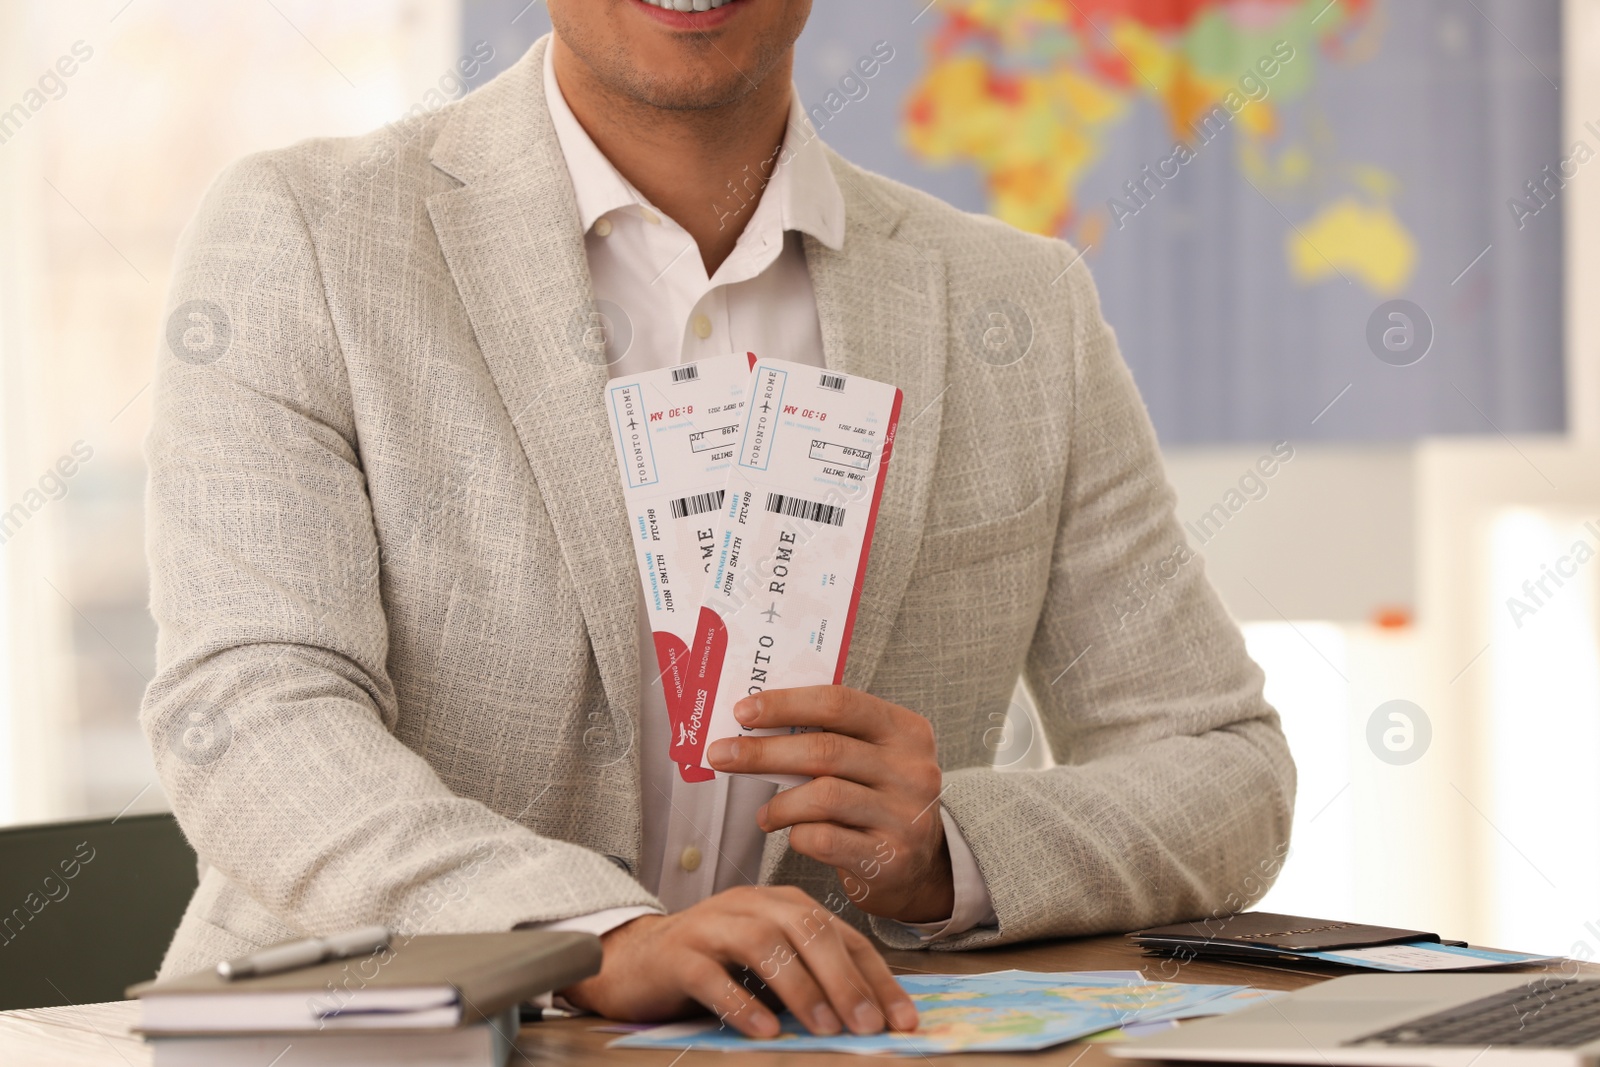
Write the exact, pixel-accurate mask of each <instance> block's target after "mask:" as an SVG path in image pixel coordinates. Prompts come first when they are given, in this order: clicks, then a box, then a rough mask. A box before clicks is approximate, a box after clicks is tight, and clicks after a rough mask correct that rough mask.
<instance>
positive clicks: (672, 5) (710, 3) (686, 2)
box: [644, 0, 733, 11]
mask: <svg viewBox="0 0 1600 1067" xmlns="http://www.w3.org/2000/svg"><path fill="white" fill-rule="evenodd" d="M644 2H645V3H647V4H649V5H650V6H652V7H659V8H662V9H663V10H666V11H715V10H716V9H717V8H719V7H726V6H727V5H728V4H731V3H733V0H644Z"/></svg>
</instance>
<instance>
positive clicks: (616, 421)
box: [606, 356, 750, 781]
mask: <svg viewBox="0 0 1600 1067" xmlns="http://www.w3.org/2000/svg"><path fill="white" fill-rule="evenodd" d="M749 384H750V372H749V363H748V362H747V361H746V360H745V359H744V358H742V357H738V356H728V357H725V358H720V359H707V360H702V361H700V362H698V363H685V364H681V365H679V366H675V367H663V368H661V369H659V370H653V371H646V372H645V373H643V374H635V375H631V376H629V377H626V378H617V379H615V380H614V381H612V382H611V384H610V386H609V387H608V390H607V394H606V395H607V404H606V407H607V413H608V414H609V416H610V418H611V433H612V437H613V439H614V440H615V442H616V447H617V461H618V463H619V465H620V468H621V471H622V488H623V499H624V501H625V503H626V504H627V508H628V519H629V529H630V533H631V538H632V541H633V549H634V557H635V559H636V560H637V562H638V566H639V580H640V584H641V586H642V587H643V589H644V600H645V608H646V610H647V611H648V613H649V618H650V630H651V634H652V636H653V638H654V644H655V651H656V665H657V666H658V667H659V668H660V670H661V685H662V689H663V690H664V692H665V694H666V699H667V712H668V716H669V717H670V719H671V721H672V729H673V733H674V734H677V733H679V732H680V731H681V730H682V729H683V720H682V717H681V715H680V707H681V697H682V694H683V687H684V681H685V678H684V669H685V666H686V664H687V659H688V651H689V642H690V641H691V640H693V638H694V630H695V624H696V622H697V621H698V618H699V607H700V600H701V590H702V587H703V586H704V584H705V575H706V572H707V569H708V566H709V564H710V562H711V560H712V559H714V558H715V552H714V547H715V540H714V539H715V534H716V522H717V517H718V515H719V514H720V513H721V511H722V504H723V500H724V495H725V494H724V485H725V483H726V482H727V478H728V469H729V468H730V467H731V466H732V464H733V458H734V453H735V451H736V449H737V448H738V444H739V435H740V433H741V431H742V430H743V428H744V417H743V416H744V405H745V398H746V395H747V393H748V390H749ZM678 771H679V774H680V775H681V776H682V777H683V778H684V779H685V780H686V781H705V780H708V779H710V778H712V777H713V775H712V773H711V772H710V771H708V770H705V769H704V768H702V767H700V766H699V764H698V761H696V762H695V763H691V764H687V765H686V764H684V763H683V762H682V761H680V763H679V768H678Z"/></svg>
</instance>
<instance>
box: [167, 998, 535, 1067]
mask: <svg viewBox="0 0 1600 1067" xmlns="http://www.w3.org/2000/svg"><path fill="white" fill-rule="evenodd" d="M517 1026H518V1023H517V1010H516V1009H515V1008H509V1009H507V1010H506V1011H505V1012H502V1013H501V1015H500V1016H499V1017H497V1018H495V1019H494V1020H491V1021H489V1022H481V1023H474V1024H472V1025H471V1026H458V1027H455V1028H454V1029H450V1030H439V1031H435V1032H432V1033H394V1032H390V1031H372V1032H368V1033H359V1032H356V1033H351V1032H346V1033H323V1034H271V1035H268V1034H231V1035H227V1036H215V1035H213V1036H208V1037H159V1038H153V1039H150V1040H149V1042H148V1044H149V1046H150V1053H151V1055H150V1062H151V1067H233V1065H235V1064H237V1065H238V1067H266V1065H267V1064H272V1065H273V1067H506V1062H507V1061H508V1060H509V1059H510V1058H511V1051H512V1048H513V1047H514V1046H515V1044H516V1040H517Z"/></svg>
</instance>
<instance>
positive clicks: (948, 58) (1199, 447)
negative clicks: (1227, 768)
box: [0, 0, 1600, 956]
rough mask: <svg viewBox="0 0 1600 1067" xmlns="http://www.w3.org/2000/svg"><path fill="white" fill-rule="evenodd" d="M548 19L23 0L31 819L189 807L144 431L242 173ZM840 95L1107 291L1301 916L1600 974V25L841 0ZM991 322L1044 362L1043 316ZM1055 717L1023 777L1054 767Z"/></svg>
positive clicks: (803, 57) (1338, 2)
mask: <svg viewBox="0 0 1600 1067" xmlns="http://www.w3.org/2000/svg"><path fill="white" fill-rule="evenodd" d="M547 27H548V17H547V14H546V12H545V10H544V7H543V4H542V3H541V2H539V0H534V2H532V3H529V2H528V0H341V2H340V3H338V4H324V3H319V2H317V0H230V2H229V3H226V4H218V3H215V2H214V0H81V2H75V3H72V4H55V3H45V2H42V0H37V2H29V0H4V2H0V234H3V240H0V470H3V472H4V475H3V483H0V490H3V492H0V603H3V611H0V825H6V824H17V823H23V822H37V821H45V820H56V819H65V818H73V817H80V816H88V815H116V814H118V813H122V812H139V811H154V810H162V809H164V808H165V800H164V798H163V795H162V791H161V787H160V784H159V783H158V782H157V781H156V778H155V774H154V770H153V766H152V761H151V758H150V755H149V753H148V751H147V748H146V742H145V740H144V738H143V736H142V735H141V733H140V731H139V727H138V723H137V711H138V706H139V701H140V698H141V696H142V693H143V691H144V688H145V686H146V684H147V683H148V682H149V680H150V678H151V676H152V674H153V671H154V662H155V627H154V624H153V623H152V621H151V619H150V616H149V614H148V611H147V610H146V602H147V589H148V586H147V574H146V567H145V562H144V555H143V536H142V534H143V531H142V523H143V509H142V494H143V484H144V465H143V461H142V458H141V443H142V439H143V437H144V435H145V433H146V431H147V429H148V426H149V420H150V391H149V388H148V386H149V383H150V377H151V373H152V369H153V366H154V360H155V352H156V346H157V345H158V344H160V343H163V342H162V340H161V338H162V337H163V335H164V332H165V330H166V329H167V324H166V323H165V322H164V320H163V315H164V311H165V307H164V301H165V293H166V288H167V282H168V277H169V273H170V270H171V267H172V262H173V254H174V248H175V244H176V241H177V238H178V236H179V234H180V232H181V230H182V227H183V226H184V224H185V223H186V222H187V220H188V219H189V217H190V216H191V214H192V213H193V211H194V209H195V207H196V205H197V204H198V202H199V200H200V198H201V196H202V194H203V192H204V191H205V189H206V187H207V185H208V184H209V183H210V182H211V180H212V179H213V178H214V177H215V176H216V175H217V173H218V172H219V170H220V169H221V168H222V167H223V166H225V165H226V164H227V163H228V162H230V161H232V160H234V159H236V158H237V157H239V156H241V155H243V154H245V153H248V152H252V151H257V150H260V149H266V148H271V147H276V146H280V145H284V144H287V143H290V142H293V141H296V140H299V139H301V138H305V137H311V136H327V135H345V134H353V133H358V132H362V131H366V130H369V129H372V128H375V127H377V126H380V125H382V124H384V123H387V122H392V121H394V120H396V119H398V118H399V117H401V116H402V115H403V114H405V113H406V112H407V111H408V110H414V109H416V108H424V109H434V108H437V107H439V106H443V105H444V104H445V103H446V102H447V101H448V100H450V99H454V98H456V97H459V96H460V95H462V94H463V93H465V92H468V91H470V90H471V88H472V87H473V86H475V85H478V84H481V83H482V82H483V81H484V80H485V79H487V78H488V77H491V76H492V75H493V74H494V73H495V72H497V71H498V70H501V69H503V68H504V67H505V66H506V65H508V64H509V63H511V62H513V61H514V60H515V59H516V58H517V57H518V56H520V55H521V53H522V52H523V50H524V49H525V48H526V47H527V45H528V44H529V43H531V42H532V41H533V40H534V39H535V38H536V37H537V36H538V35H539V34H540V33H542V32H544V30H545V29H546V28H547ZM867 56H876V58H877V59H878V60H879V61H880V62H878V63H877V64H876V65H875V66H876V72H875V74H874V75H873V76H872V77H870V78H868V77H864V76H863V75H862V74H861V73H860V69H861V68H859V67H858V66H857V64H858V61H859V60H861V59H862V58H864V57H867ZM886 57H887V58H886ZM68 70H70V71H71V73H70V74H67V73H65V72H66V71H68ZM463 72H465V73H463ZM1269 72H1270V73H1269ZM796 82H797V85H798V88H799V91H800V93H801V96H802V100H803V102H804V103H805V105H806V106H807V108H808V109H809V110H810V111H811V113H812V115H813V122H814V124H815V125H817V126H818V127H819V129H820V132H821V135H822V137H823V138H824V139H825V140H826V141H828V142H829V143H830V144H832V145H833V146H834V147H836V148H838V149H839V150H840V151H842V152H843V153H844V154H846V155H847V156H849V157H850V158H852V159H854V160H855V161H857V162H859V163H861V164H863V165H866V166H868V167H870V168H873V169H875V170H879V171H883V172H886V173H888V174H890V175H892V176H894V177H896V178H898V179H900V180H902V181H905V182H907V183H909V184H912V185H916V186H919V187H921V188H924V189H927V190H928V191H930V192H933V193H935V194H937V195H939V196H942V197H944V198H946V199H948V200H951V201H952V202H954V203H956V204H958V205H960V206H962V207H964V208H967V209H970V210H974V211H989V212H992V213H994V214H996V215H998V216H1000V217H1002V218H1004V219H1006V220H1007V221H1010V222H1012V223H1014V224H1016V225H1018V226H1021V227H1023V228H1026V229H1030V230H1033V231H1036V232H1040V233H1047V234H1055V235H1059V236H1062V237H1065V238H1067V239H1069V240H1071V241H1072V242H1073V243H1074V244H1075V245H1076V246H1077V248H1078V249H1079V250H1080V251H1081V253H1082V254H1083V256H1084V257H1085V259H1086V260H1087V262H1088V263H1089V265H1090V266H1091V268H1092V270H1093V272H1094V274H1095V276H1096V278H1097V280H1098V282H1099V285H1100V288H1101V292H1102V298H1103V302H1104V306H1105V311H1106V315H1107V317H1108V319H1109V321H1110V322H1111V324H1112V326H1113V327H1115V328H1116V330H1117V331H1118V335H1119V338H1120V340H1121V343H1122V345H1123V349H1124V354H1125V356H1126V358H1127V360H1128V362H1129V364H1130V366H1131V367H1132V368H1133V371H1134V374H1135V376H1136V378H1137V379H1138V382H1139V385H1140V388H1141V389H1142V391H1143V393H1144V395H1145V398H1146V402H1147V404H1148V405H1149V407H1150V410H1151V414H1152V417H1153V418H1154V420H1155V422H1156V425H1157V428H1158V430H1159V432H1160V435H1161V439H1162V444H1163V449H1164V452H1165V456H1166V460H1167V464H1168V472H1169V475H1170V477H1171V478H1172V480H1173V482H1174V484H1175V486H1176V488H1177V492H1178V500H1179V503H1178V510H1179V517H1180V518H1181V519H1182V520H1183V521H1184V522H1185V523H1186V524H1187V529H1188V533H1189V537H1190V547H1191V548H1192V549H1193V550H1194V551H1195V553H1196V554H1197V556H1198V557H1199V558H1201V559H1203V565H1204V567H1205V568H1206V570H1207V572H1208V573H1209V574H1210V576H1211V579H1212V581H1213V582H1214V583H1215V584H1216V586H1217V587H1218V589H1219V590H1220V592H1221V594H1222V596H1223V598H1224V599H1225V601H1226V602H1227V604H1228V607H1229V608H1230V609H1231V611H1232V612H1233V614H1234V615H1235V616H1236V617H1237V618H1238V619H1239V621H1240V623H1241V624H1242V626H1243V628H1244V631H1245V634H1246V638H1247V640H1248V642H1249V646H1250V650H1251V652H1252V654H1253V655H1254V656H1255V658H1256V659H1257V661H1258V662H1259V663H1260V664H1261V665H1262V667H1263V668H1264V669H1265V671H1266V675H1267V693H1268V696H1269V698H1270V699H1271V701H1272V702H1273V703H1274V704H1275V706H1276V707H1277V708H1278V710H1279V712H1280V713H1281V714H1282V716H1283V720H1284V724H1285V729H1286V731H1287V733H1288V736H1289V740H1290V743H1291V746H1292V747H1293V750H1294V753H1295V756H1296V759H1297V761H1298V764H1299V770H1300V784H1299V796H1298V802H1297V811H1296V817H1295V831H1294V834H1295V836H1294V842H1293V848H1292V852H1291V854H1290V856H1289V859H1288V861H1287V863H1286V865H1285V867H1284V870H1283V874H1282V877H1281V878H1280V880H1279V883H1278V885H1277V886H1276V887H1275V888H1274V889H1273V890H1272V892H1271V893H1270V894H1269V896H1268V897H1267V899H1266V900H1265V901H1264V902H1263V907H1266V908H1269V909H1271V910H1278V911H1288V912H1295V913H1300V914H1310V915H1317V916H1328V917H1340V918H1354V919H1359V920H1364V921H1370V922H1382V923H1393V924H1397V925H1405V926H1413V927H1421V928H1424V929H1430V930H1437V931H1439V932H1440V933H1441V934H1444V935H1445V936H1453V937H1461V938H1469V939H1471V940H1472V941H1474V942H1477V943H1482V944H1492V945H1500V946H1503V947H1508V948H1516V949H1527V950H1544V951H1551V952H1562V953H1580V954H1581V953H1585V952H1586V953H1587V954H1589V955H1597V956H1600V772H1597V764H1600V597H1597V593H1600V582H1597V577H1600V557H1597V552H1600V301H1597V300H1596V299H1594V297H1593V294H1594V293H1595V292H1596V291H1597V290H1600V242H1597V238H1600V163H1592V161H1593V160H1594V159H1595V158H1596V155H1597V153H1600V0H1331V2H1330V0H1306V2H1301V0H1254V2H1242V0H1235V2H1228V0H1216V2H1213V3H1180V2H1177V0H1174V2H1173V3H1171V4H1160V3H1148V2H1146V3H1135V2H1130V0H1076V2H1074V0H1030V2H1023V0H932V2H929V0H875V2H873V3H871V4H847V3H845V2H844V0H817V3H816V8H815V12H814V15H813V19H812V25H811V26H810V28H809V29H808V30H807V31H806V34H805V36H804V38H803V39H802V43H801V47H800V51H799V58H798V64H797V70H796ZM1180 149H1181V150H1180ZM709 208H710V196H709V194H708V209H709ZM952 314H953V315H957V314H959V315H961V316H964V318H962V319H960V320H957V321H960V322H962V323H964V324H965V327H964V328H966V329H968V330H969V333H970V336H971V338H972V344H973V345H974V346H975V348H974V350H975V351H978V350H980V349H981V346H983V345H984V344H985V343H986V341H985V338H986V337H987V336H989V335H988V334H987V333H986V331H989V330H992V329H997V328H998V329H1002V330H1004V331H1007V332H1006V334H1005V336H1006V338H1007V339H1008V340H1007V344H1008V345H1010V346H1011V347H1009V348H1007V349H1006V351H1008V352H1010V353H1012V354H1013V355H1015V354H1016V353H1018V352H1021V353H1025V352H1026V345H1027V342H1028V323H1027V319H1026V312H1025V311H1023V310H1022V309H1020V308H1015V307H1012V306H1008V305H1005V303H1004V302H1003V301H1002V302H999V303H998V304H997V305H996V306H994V307H983V308H970V309H952ZM1008 358H1011V357H1008ZM1017 358H1026V355H1025V354H1024V355H1021V356H1019V357H1017ZM1263 457H1271V458H1272V460H1273V461H1272V462H1269V463H1264V464H1263V463H1260V461H1261V460H1262V459H1263ZM1285 457H1287V458H1285ZM1269 468H1270V469H1271V471H1272V473H1271V475H1270V476H1266V475H1264V474H1262V473H1261V472H1262V471H1264V470H1266V469H1269ZM69 471H70V473H67V472H69ZM1184 565H1194V564H1184ZM1161 584H1162V579H1161V575H1160V574H1144V575H1138V574H1130V575H1129V584H1128V589H1127V597H1126V599H1125V601H1124V602H1123V603H1121V604H1119V605H1115V606H1114V607H1113V610H1117V611H1121V612H1135V611H1138V610H1141V605H1142V604H1143V603H1144V602H1145V601H1146V600H1147V599H1149V598H1154V597H1159V596H1160V595H1161ZM1088 654H1091V655H1092V651H1091V652H1089V653H1088ZM1396 702H1401V703H1396ZM1030 714H1031V713H1030V711H1029V708H1028V706H1027V699H1026V694H1025V693H1019V697H1018V700H1017V702H1016V705H1015V707H1014V708H1013V716H1012V719H1011V721H1010V722H1009V723H1008V729H1007V732H1006V735H1005V737H1004V738H1003V740H1002V742H1001V743H1000V744H999V745H998V746H997V748H998V749H999V751H998V752H997V760H998V762H1000V763H1002V764H1005V765H1007V766H1010V767H1014V768H1017V769H1027V768H1031V767H1037V766H1043V765H1046V763H1047V762H1048V761H1049V760H1050V758H1051V756H1050V753H1049V752H1048V751H1047V749H1046V747H1045V746H1044V744H1043V742H1042V739H1041V738H1040V737H1039V734H1038V731H1037V730H1036V729H1035V728H1033V727H1032V726H1031V725H1030V722H1031V720H1030V718H1029V716H1030ZM1580 946H1583V947H1581V948H1580Z"/></svg>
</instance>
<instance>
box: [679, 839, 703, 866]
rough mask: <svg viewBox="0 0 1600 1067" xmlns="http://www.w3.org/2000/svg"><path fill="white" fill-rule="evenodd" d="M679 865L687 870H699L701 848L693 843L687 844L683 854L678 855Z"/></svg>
mask: <svg viewBox="0 0 1600 1067" xmlns="http://www.w3.org/2000/svg"><path fill="white" fill-rule="evenodd" d="M678 866H680V867H682V868H683V869H684V870H686V871H694V870H698V869H699V867H700V850H699V849H697V848H695V847H694V846H693V845H688V846H686V847H685V848H684V850H683V854H682V855H680V856H679V857H678Z"/></svg>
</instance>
